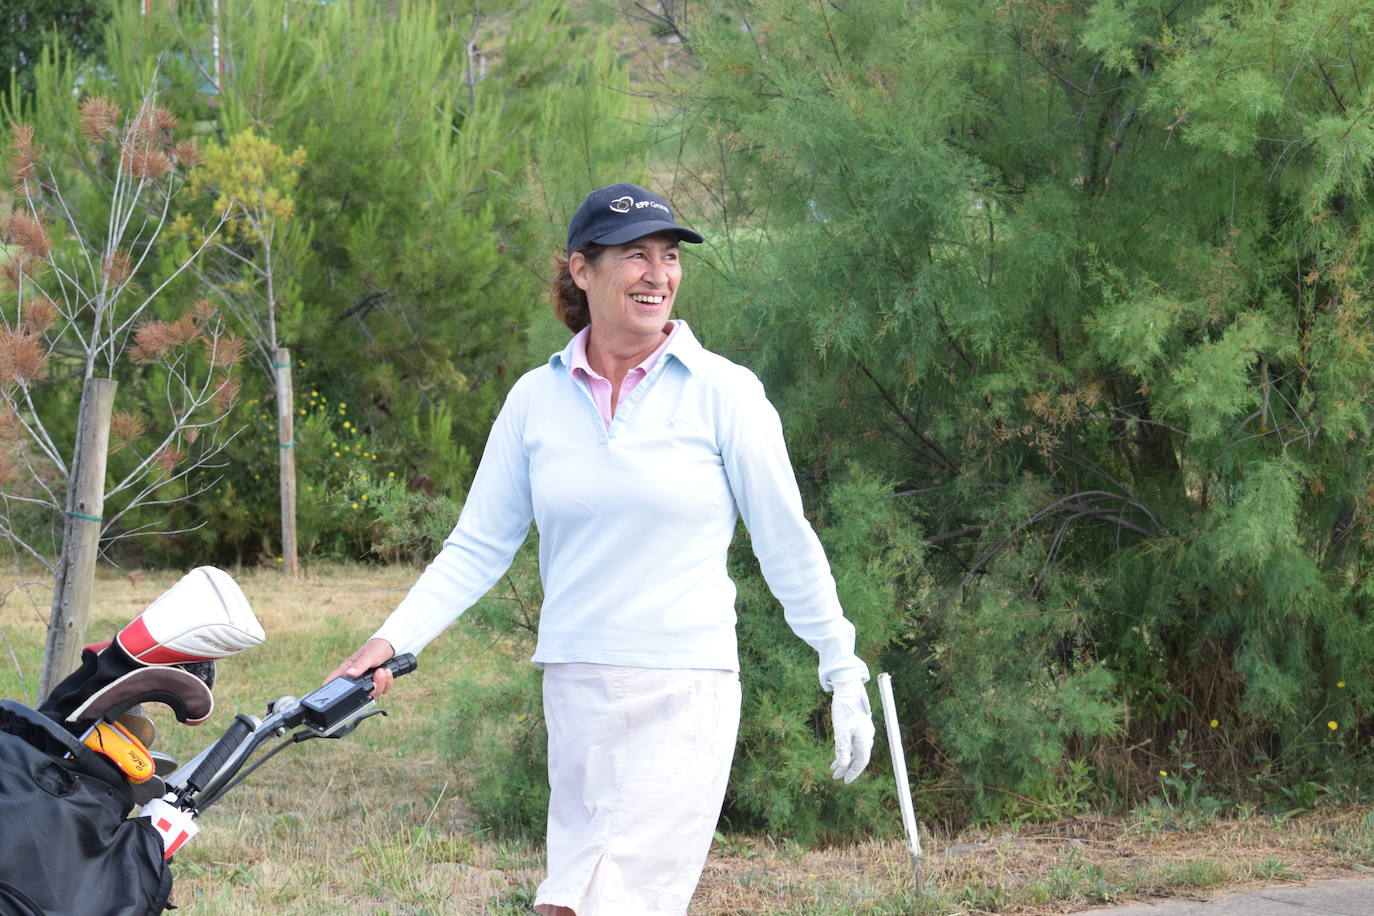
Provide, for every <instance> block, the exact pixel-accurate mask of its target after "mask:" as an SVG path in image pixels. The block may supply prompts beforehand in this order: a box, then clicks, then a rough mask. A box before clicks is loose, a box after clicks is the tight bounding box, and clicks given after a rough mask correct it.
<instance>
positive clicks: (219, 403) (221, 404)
mask: <svg viewBox="0 0 1374 916" xmlns="http://www.w3.org/2000/svg"><path fill="white" fill-rule="evenodd" d="M238 399H239V380H238V379H236V378H234V377H233V376H232V375H225V376H223V377H221V378H220V380H219V387H218V388H216V389H215V394H214V398H213V400H214V402H215V406H216V407H218V408H219V409H220V410H221V411H224V412H225V413H228V412H229V410H231V409H232V408H233V406H234V403H235V402H236V401H237V400H238Z"/></svg>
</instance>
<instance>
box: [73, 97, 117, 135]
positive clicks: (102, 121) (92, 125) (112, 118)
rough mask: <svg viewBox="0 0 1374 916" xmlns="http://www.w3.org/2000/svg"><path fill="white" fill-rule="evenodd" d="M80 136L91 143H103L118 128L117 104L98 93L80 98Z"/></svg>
mask: <svg viewBox="0 0 1374 916" xmlns="http://www.w3.org/2000/svg"><path fill="white" fill-rule="evenodd" d="M80 119H81V136H83V137H85V138H86V139H87V140H89V141H91V142H92V143H103V142H104V141H105V140H107V139H109V138H110V135H111V134H113V133H115V132H116V131H117V130H118V129H119V106H118V105H117V104H115V103H114V102H113V101H112V100H110V99H107V98H105V97H104V96H100V95H91V96H87V97H86V98H84V99H82V100H81V114H80Z"/></svg>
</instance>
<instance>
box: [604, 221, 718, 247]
mask: <svg viewBox="0 0 1374 916" xmlns="http://www.w3.org/2000/svg"><path fill="white" fill-rule="evenodd" d="M660 232H676V233H677V237H678V241H681V242H691V243H692V244H693V245H700V244H701V243H702V242H704V241H706V240H705V239H704V238H702V237H701V236H700V235H698V234H697V233H695V232H693V231H692V230H691V229H684V228H683V227H681V226H679V225H678V224H677V223H670V222H668V221H667V220H651V219H650V220H643V221H641V222H636V223H631V224H630V225H628V226H621V227H620V228H619V229H616V230H615V231H614V232H608V233H606V234H605V235H603V236H601V237H600V238H596V239H588V240H587V241H589V242H596V243H597V244H598V245H623V244H625V243H626V242H633V241H634V240H635V239H642V238H644V236H646V235H657V234H658V233H660ZM579 247H581V246H579Z"/></svg>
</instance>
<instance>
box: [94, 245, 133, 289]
mask: <svg viewBox="0 0 1374 916" xmlns="http://www.w3.org/2000/svg"><path fill="white" fill-rule="evenodd" d="M101 270H102V271H103V272H104V274H105V279H106V281H107V282H108V283H109V285H110V286H120V285H122V284H123V283H124V281H125V280H128V279H129V275H130V274H131V273H132V272H133V261H132V259H130V257H129V253H128V252H127V251H116V252H114V253H113V254H108V255H106V256H105V261H104V263H103V264H102V265H101Z"/></svg>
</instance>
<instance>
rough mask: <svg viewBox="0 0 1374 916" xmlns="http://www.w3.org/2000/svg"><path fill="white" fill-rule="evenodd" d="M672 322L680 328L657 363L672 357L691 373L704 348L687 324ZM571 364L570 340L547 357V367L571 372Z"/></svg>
mask: <svg viewBox="0 0 1374 916" xmlns="http://www.w3.org/2000/svg"><path fill="white" fill-rule="evenodd" d="M673 320H674V321H676V322H677V323H678V324H679V325H681V327H679V328H678V331H677V333H676V334H674V335H673V339H672V340H670V341H668V349H666V350H664V351H663V356H662V357H660V358H659V362H660V363H662V362H663V361H664V360H666V359H667V358H668V357H670V356H672V357H674V358H676V359H677V361H678V362H680V363H682V365H683V366H685V367H686V368H687V371H688V372H691V371H693V370H694V369H695V368H696V367H697V366H699V365H700V364H701V360H702V357H703V356H704V355H705V353H706V348H705V347H703V346H702V345H701V344H700V343H698V342H697V339H696V335H694V334H693V333H692V329H691V328H689V327H688V326H687V322H685V321H683V320H682V319H681V318H674V319H673ZM572 362H573V340H572V339H571V338H570V339H569V340H568V345H567V346H565V347H564V348H563V349H561V350H559V351H558V352H556V353H554V354H553V355H552V356H550V357H549V365H551V366H555V365H558V364H560V363H561V364H562V366H563V368H564V369H566V370H568V371H569V372H571V371H572Z"/></svg>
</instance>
